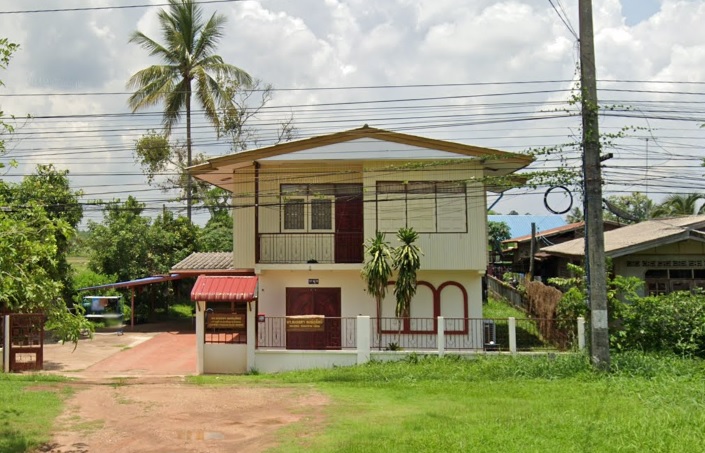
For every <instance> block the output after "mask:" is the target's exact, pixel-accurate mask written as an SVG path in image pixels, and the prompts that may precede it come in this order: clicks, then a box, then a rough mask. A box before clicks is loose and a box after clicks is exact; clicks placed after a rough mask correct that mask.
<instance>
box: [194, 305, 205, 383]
mask: <svg viewBox="0 0 705 453" xmlns="http://www.w3.org/2000/svg"><path fill="white" fill-rule="evenodd" d="M205 310H206V303H205V302H203V301H196V374H203V372H204V357H203V356H204V354H205V345H204V342H205V328H206V325H205V324H206V320H205V319H206V318H205Z"/></svg>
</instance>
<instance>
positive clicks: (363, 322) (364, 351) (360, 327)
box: [355, 316, 371, 365]
mask: <svg viewBox="0 0 705 453" xmlns="http://www.w3.org/2000/svg"><path fill="white" fill-rule="evenodd" d="M355 330H356V332H355V340H356V342H357V345H356V346H357V364H358V365H362V364H363V363H367V362H369V361H370V334H371V329H370V317H369V316H358V317H357V318H356V319H355Z"/></svg>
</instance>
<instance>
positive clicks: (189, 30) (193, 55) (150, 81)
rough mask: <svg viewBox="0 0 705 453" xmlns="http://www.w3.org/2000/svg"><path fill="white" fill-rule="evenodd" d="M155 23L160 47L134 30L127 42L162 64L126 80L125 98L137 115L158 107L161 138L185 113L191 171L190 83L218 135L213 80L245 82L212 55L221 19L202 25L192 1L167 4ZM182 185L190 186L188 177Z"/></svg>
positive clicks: (221, 97) (218, 92)
mask: <svg viewBox="0 0 705 453" xmlns="http://www.w3.org/2000/svg"><path fill="white" fill-rule="evenodd" d="M158 19H159V26H160V27H161V32H162V38H163V41H164V44H160V43H158V42H157V41H155V40H153V39H152V38H149V37H148V36H146V35H145V34H144V33H142V32H139V31H136V32H134V33H133V34H132V36H131V38H130V42H132V43H136V44H139V45H140V46H141V47H142V48H143V49H145V50H147V51H148V52H149V54H150V55H152V56H155V57H159V58H161V60H162V61H163V64H160V65H152V66H150V67H148V68H145V69H142V70H141V71H138V72H137V73H136V74H134V75H133V76H132V77H131V78H130V80H129V81H128V83H127V86H128V88H129V89H134V90H135V92H134V93H133V94H132V95H131V96H130V98H129V99H128V104H129V106H130V108H132V110H133V111H137V110H140V109H143V108H147V107H151V106H153V105H156V104H158V103H163V105H164V115H163V123H164V128H165V131H166V134H167V135H169V134H170V132H171V129H172V127H173V126H174V125H175V124H176V123H177V122H178V121H179V119H180V117H181V112H182V111H185V116H186V153H187V159H186V165H187V166H191V163H192V162H191V156H192V153H191V145H192V141H191V96H192V94H193V91H194V86H193V83H194V82H195V84H196V85H195V95H196V99H197V100H198V101H199V103H200V104H201V106H202V108H203V111H204V115H205V117H206V118H207V119H208V120H209V121H210V122H211V123H213V125H214V126H215V127H216V130H218V128H219V124H220V120H219V117H218V109H219V107H221V106H223V105H225V104H227V103H228V102H230V100H229V99H228V98H227V96H226V95H225V93H224V92H223V87H222V86H221V84H220V83H219V81H220V80H222V79H224V78H229V79H231V80H235V81H237V82H238V83H239V84H240V85H248V84H250V83H251V78H250V76H249V75H248V74H247V73H246V72H245V71H243V70H242V69H240V68H238V67H236V66H233V65H231V64H227V63H225V62H224V61H223V59H222V57H220V56H219V55H217V54H215V53H214V52H215V48H216V45H217V44H218V41H219V40H220V39H221V38H222V36H223V31H224V27H225V22H226V17H225V16H224V15H221V14H216V13H214V14H213V15H212V16H211V17H210V18H209V19H208V20H204V18H203V10H202V9H201V7H200V6H198V5H197V3H196V2H195V1H193V0H169V8H168V9H166V10H164V9H162V10H161V11H160V12H159V15H158ZM233 108H234V107H233ZM188 181H191V178H190V177H188ZM187 187H188V190H187V217H188V218H189V220H190V219H191V190H190V184H187Z"/></svg>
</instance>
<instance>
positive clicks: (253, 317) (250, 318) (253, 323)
mask: <svg viewBox="0 0 705 453" xmlns="http://www.w3.org/2000/svg"><path fill="white" fill-rule="evenodd" d="M256 306H257V304H256V303H255V302H254V301H252V302H248V303H247V371H252V370H254V369H256V368H257V365H256V363H255V360H256V359H255V346H256V345H257V313H256V312H255V307H256Z"/></svg>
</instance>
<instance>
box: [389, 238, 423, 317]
mask: <svg viewBox="0 0 705 453" xmlns="http://www.w3.org/2000/svg"><path fill="white" fill-rule="evenodd" d="M418 238H419V234H418V233H417V232H416V231H414V229H413V228H400V229H399V231H398V232H397V239H399V242H401V244H400V245H399V246H398V247H395V248H394V251H393V252H392V259H393V266H394V269H396V271H397V280H396V282H395V283H394V295H395V296H396V298H397V306H396V311H395V314H396V317H397V318H402V317H403V318H408V317H409V311H410V307H411V299H412V298H413V297H414V295H415V294H416V271H418V270H419V267H421V258H420V255H421V250H419V248H418V246H416V245H414V242H416V240H417V239H418Z"/></svg>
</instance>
